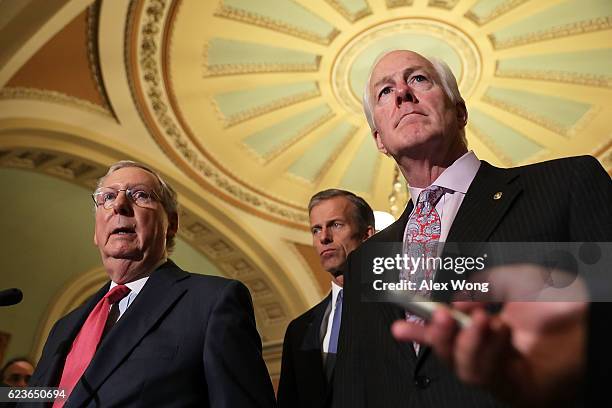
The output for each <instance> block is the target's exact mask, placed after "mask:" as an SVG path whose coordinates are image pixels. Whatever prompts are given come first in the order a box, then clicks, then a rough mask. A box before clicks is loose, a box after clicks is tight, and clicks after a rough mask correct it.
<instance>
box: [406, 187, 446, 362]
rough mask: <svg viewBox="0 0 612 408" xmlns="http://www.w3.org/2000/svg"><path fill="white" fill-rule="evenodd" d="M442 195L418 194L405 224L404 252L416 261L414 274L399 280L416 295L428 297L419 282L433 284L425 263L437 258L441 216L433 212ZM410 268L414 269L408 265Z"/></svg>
mask: <svg viewBox="0 0 612 408" xmlns="http://www.w3.org/2000/svg"><path fill="white" fill-rule="evenodd" d="M443 195H444V188H443V187H439V186H430V187H429V188H427V189H425V190H423V191H421V194H420V195H419V199H418V201H417V204H416V206H415V209H414V212H413V213H412V215H411V216H410V219H409V220H408V224H407V226H406V232H405V234H404V242H403V245H402V246H403V251H404V254H406V255H408V257H409V258H410V259H412V260H418V261H419V266H418V267H417V268H415V269H416V270H414V271H412V270H407V269H404V270H402V271H401V272H400V279H404V280H407V281H409V282H413V283H414V285H416V289H417V290H416V291H415V293H417V294H419V295H421V296H424V297H427V298H429V297H430V292H429V290H427V289H420V285H421V282H423V281H431V280H433V274H434V272H435V271H434V270H433V268H428V267H427V262H426V261H427V259H428V258H431V257H435V256H437V255H438V251H437V248H438V242H439V241H440V232H441V225H440V215H439V214H438V211H436V203H437V202H438V201H439V200H440V198H441V197H442V196H443ZM411 265H413V264H412V263H411ZM406 320H408V321H411V322H416V323H423V319H421V318H420V317H418V316H415V315H413V314H410V313H408V312H406ZM413 345H414V350H415V352H416V353H417V354H418V353H419V343H417V342H413Z"/></svg>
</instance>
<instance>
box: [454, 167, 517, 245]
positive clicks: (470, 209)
mask: <svg viewBox="0 0 612 408" xmlns="http://www.w3.org/2000/svg"><path fill="white" fill-rule="evenodd" d="M517 178H518V174H517V173H516V172H513V171H510V170H506V169H499V168H496V167H493V166H491V165H490V164H489V163H487V162H485V161H483V162H482V163H481V165H480V169H479V170H478V173H476V177H475V178H474V181H472V184H471V185H470V188H469V189H468V191H467V193H466V195H465V198H464V200H463V203H461V207H460V208H459V211H458V212H457V215H456V216H455V220H454V221H453V225H452V227H451V229H450V231H449V234H448V238H447V239H446V242H485V241H487V240H488V239H489V237H490V236H491V234H492V233H493V231H494V230H495V228H497V226H498V225H499V223H500V221H501V220H502V218H503V216H504V214H505V213H506V212H507V211H508V209H509V208H510V206H511V205H512V203H513V202H514V200H515V199H516V198H517V197H518V195H519V194H520V193H521V191H522V187H521V185H520V183H519V182H518V181H517V180H515V179H517ZM499 193H501V195H500V194H499ZM496 197H497V198H496Z"/></svg>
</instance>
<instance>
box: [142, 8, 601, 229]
mask: <svg viewBox="0 0 612 408" xmlns="http://www.w3.org/2000/svg"><path fill="white" fill-rule="evenodd" d="M140 10H141V14H140V15H141V17H140V23H139V24H140V44H139V45H138V46H139V47H140V48H139V54H138V56H139V58H140V62H141V64H140V65H141V71H140V75H141V78H140V79H141V83H142V84H143V87H142V89H143V91H142V93H143V95H144V99H145V100H146V99H148V100H149V103H148V105H146V104H145V108H148V109H149V110H150V111H152V112H153V114H152V115H151V116H152V117H154V118H155V119H154V120H152V124H151V125H150V126H154V127H155V126H156V127H158V128H160V129H161V131H160V132H159V135H160V136H158V141H161V142H160V144H162V145H163V146H165V149H166V151H167V152H170V155H171V156H172V157H174V158H175V161H176V162H178V164H179V166H181V165H183V167H184V168H189V169H190V171H191V174H192V175H193V176H194V177H199V178H202V179H203V180H204V179H206V178H207V177H208V178H210V177H209V176H207V174H206V173H207V172H208V173H210V172H211V171H213V170H211V168H213V169H215V170H216V171H219V172H220V173H219V174H222V175H224V176H226V177H227V179H228V180H230V181H225V182H224V183H225V188H224V187H223V186H221V188H220V190H224V191H223V192H224V194H227V195H228V196H233V197H232V198H234V199H236V201H237V202H239V203H240V204H241V205H244V206H246V207H249V206H250V207H255V209H256V210H257V209H259V210H260V211H263V212H267V213H268V215H270V214H271V215H272V216H273V218H276V219H280V220H283V218H285V221H287V220H290V221H295V222H297V223H303V222H304V220H305V218H304V216H303V213H302V214H301V215H299V213H300V211H302V209H303V208H304V206H305V203H306V202H307V201H308V198H309V196H310V195H311V194H313V193H314V192H316V191H317V190H320V189H322V188H327V187H332V186H333V187H340V188H346V189H349V190H353V191H356V192H358V193H360V194H363V195H364V196H365V197H366V198H367V199H369V200H370V201H371V202H373V203H374V205H375V207H376V208H377V209H382V210H385V209H387V208H388V206H389V203H388V196H389V194H390V192H391V189H392V181H393V173H394V164H393V162H392V161H391V160H389V159H387V158H385V157H383V156H381V155H380V154H379V153H378V152H377V151H376V149H375V148H374V144H373V143H372V141H371V137H370V135H369V130H368V127H367V123H366V121H365V119H364V117H363V114H362V113H361V104H360V99H361V92H362V89H363V86H364V83H365V80H366V76H367V73H368V70H369V68H370V66H371V64H372V62H373V60H374V59H375V58H376V56H377V55H379V54H380V53H381V52H383V51H386V50H390V49H396V48H405V49H412V50H415V51H417V52H420V53H423V54H426V55H430V56H434V57H438V58H441V59H444V60H445V61H447V62H448V63H449V65H450V67H451V69H452V70H453V71H454V73H455V75H456V76H457V78H458V80H459V84H460V88H461V90H462V93H463V95H464V97H466V100H467V104H468V110H469V114H470V118H469V125H468V131H467V135H468V140H469V143H470V146H471V147H472V148H473V149H475V150H476V152H477V154H478V155H479V156H480V157H481V158H483V159H485V160H488V161H491V162H493V163H494V164H497V165H501V166H511V165H518V164H523V163H529V162H532V161H536V160H542V159H547V158H554V157H559V156H566V155H569V154H576V153H591V154H601V153H602V152H603V151H605V150H606V149H608V148H609V144H610V143H609V142H610V139H611V138H610V131H609V130H608V129H607V123H606V121H605V118H606V116H607V114H609V113H611V112H610V103H609V102H608V101H609V100H612V98H610V97H611V96H612V94H611V90H610V88H612V74H611V73H612V36H611V35H610V26H611V24H612V2H610V1H608V0H547V1H538V2H535V1H526V0H523V1H517V0H486V1H485V0H481V1H452V0H447V1H443V0H429V1H425V0H420V1H419V0H414V1H411V0H405V1H401V0H386V1H383V0H369V1H365V0H319V1H298V0H268V1H259V2H253V1H250V0H220V1H217V2H212V1H211V2H180V1H177V2H164V1H156V0H152V1H145V2H143V3H142V4H141V8H140ZM159 21H164V24H161V23H160V24H158V25H156V22H159ZM162 27H163V29H162ZM147 30H149V34H147ZM151 31H154V32H156V33H157V36H158V42H157V43H155V34H150V32H151ZM152 39H153V40H152ZM146 41H152V42H153V45H154V46H155V47H158V48H159V49H160V51H159V59H160V60H161V62H160V63H159V67H160V68H159V71H156V72H157V75H159V79H160V80H161V81H162V82H165V83H164V86H163V87H162V89H163V91H162V92H161V93H162V94H163V93H166V98H167V103H163V104H162V105H163V106H162V107H161V108H160V107H159V102H160V101H159V100H155V98H156V97H157V96H158V94H157V91H155V90H152V88H151V87H150V84H149V88H147V86H148V85H147V75H150V74H151V72H150V71H147V69H146V64H145V63H144V62H143V58H142V56H143V55H145V54H146V53H147V52H149V53H150V52H151V51H150V50H147V47H143V44H146ZM149 45H151V44H149ZM143 66H144V67H145V68H143ZM151 95H154V97H151ZM151 100H152V101H151ZM156 103H157V108H156ZM169 112H170V113H171V115H170V114H169ZM170 121H176V125H172V126H168V122H170ZM162 139H165V142H164V141H163V140H162ZM164 143H165V144H164ZM602 149H603V150H602ZM198 160H202V161H201V162H198ZM198 163H199V164H198ZM202 163H208V164H209V165H210V166H211V167H207V166H206V165H204V164H202ZM194 169H195V171H194ZM217 184H218V182H217ZM232 185H233V187H232ZM217 187H219V186H217ZM230 187H232V188H230ZM245 192H246V193H245ZM265 202H270V203H274V205H275V206H277V207H278V208H280V210H278V211H273V210H271V207H270V206H268V207H266V206H265V205H264V206H262V205H261V203H265ZM253 203H255V204H253ZM258 206H259V208H257V207H258ZM292 212H294V213H293V214H291V213H292ZM296 214H298V215H296Z"/></svg>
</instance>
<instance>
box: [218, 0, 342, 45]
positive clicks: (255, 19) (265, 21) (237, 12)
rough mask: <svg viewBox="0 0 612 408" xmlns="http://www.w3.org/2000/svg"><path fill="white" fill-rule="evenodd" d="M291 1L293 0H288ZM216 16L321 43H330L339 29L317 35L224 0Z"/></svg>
mask: <svg viewBox="0 0 612 408" xmlns="http://www.w3.org/2000/svg"><path fill="white" fill-rule="evenodd" d="M288 1H291V0H288ZM215 16H218V17H224V18H228V19H230V20H236V21H240V22H244V23H248V24H253V25H256V26H260V27H264V28H269V29H271V30H276V31H280V32H282V33H286V34H289V35H292V36H295V37H299V38H303V39H305V40H308V41H313V42H316V43H319V44H323V45H328V44H329V43H331V42H332V41H333V40H334V38H336V36H337V35H338V33H339V31H338V30H336V29H334V30H332V31H331V32H330V33H329V35H327V36H325V37H322V36H320V35H316V34H314V33H313V32H311V31H307V30H304V29H300V28H299V27H297V26H294V25H290V24H287V23H285V22H283V21H279V20H275V19H272V18H268V17H266V16H263V15H261V14H257V13H253V12H249V11H245V10H243V9H238V8H234V7H231V6H228V5H226V4H224V2H223V0H221V1H220V4H219V8H218V9H217V11H216V12H215Z"/></svg>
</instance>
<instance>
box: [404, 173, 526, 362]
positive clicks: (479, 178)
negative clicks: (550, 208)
mask: <svg viewBox="0 0 612 408" xmlns="http://www.w3.org/2000/svg"><path fill="white" fill-rule="evenodd" d="M517 178H518V174H517V173H515V172H513V171H510V170H506V169H499V168H496V167H493V166H491V165H490V164H489V163H487V162H486V161H482V163H481V165H480V169H478V173H476V177H475V178H474V180H473V181H472V184H471V185H470V188H469V189H468V191H467V193H466V195H465V198H464V199H463V202H462V203H461V207H459V211H458V212H457V215H456V216H455V219H454V221H453V225H452V226H451V229H450V231H449V233H448V237H447V238H446V242H448V243H453V244H458V248H459V249H461V248H462V245H461V243H466V245H464V246H463V249H464V250H465V251H469V252H472V251H477V252H478V249H479V247H478V246H474V245H472V243H482V242H486V241H487V240H488V239H489V237H490V236H491V234H492V233H493V232H494V231H495V229H496V228H497V226H498V225H499V223H500V222H501V220H502V218H503V217H504V215H505V214H506V212H507V211H508V210H509V209H510V207H511V205H512V203H513V202H514V201H515V200H516V198H517V197H518V196H519V195H520V193H521V191H522V187H521V185H520V182H518V180H517ZM499 193H501V195H500V194H499ZM495 197H497V198H495ZM463 255H465V254H463ZM443 256H445V255H443ZM443 272H444V271H443ZM441 275H442V274H438V275H437V276H436V281H437V282H448V281H450V279H452V278H453V277H454V276H451V275H450V274H449V273H445V274H444V276H441ZM449 297H450V294H448V296H437V297H436V300H440V301H445V300H451V299H450V298H449ZM429 354H430V348H429V347H423V348H422V349H421V351H420V353H419V355H418V358H417V365H416V367H415V370H418V369H419V367H420V366H421V364H422V363H423V361H424V360H425V358H426V357H427V356H428V355H429Z"/></svg>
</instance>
